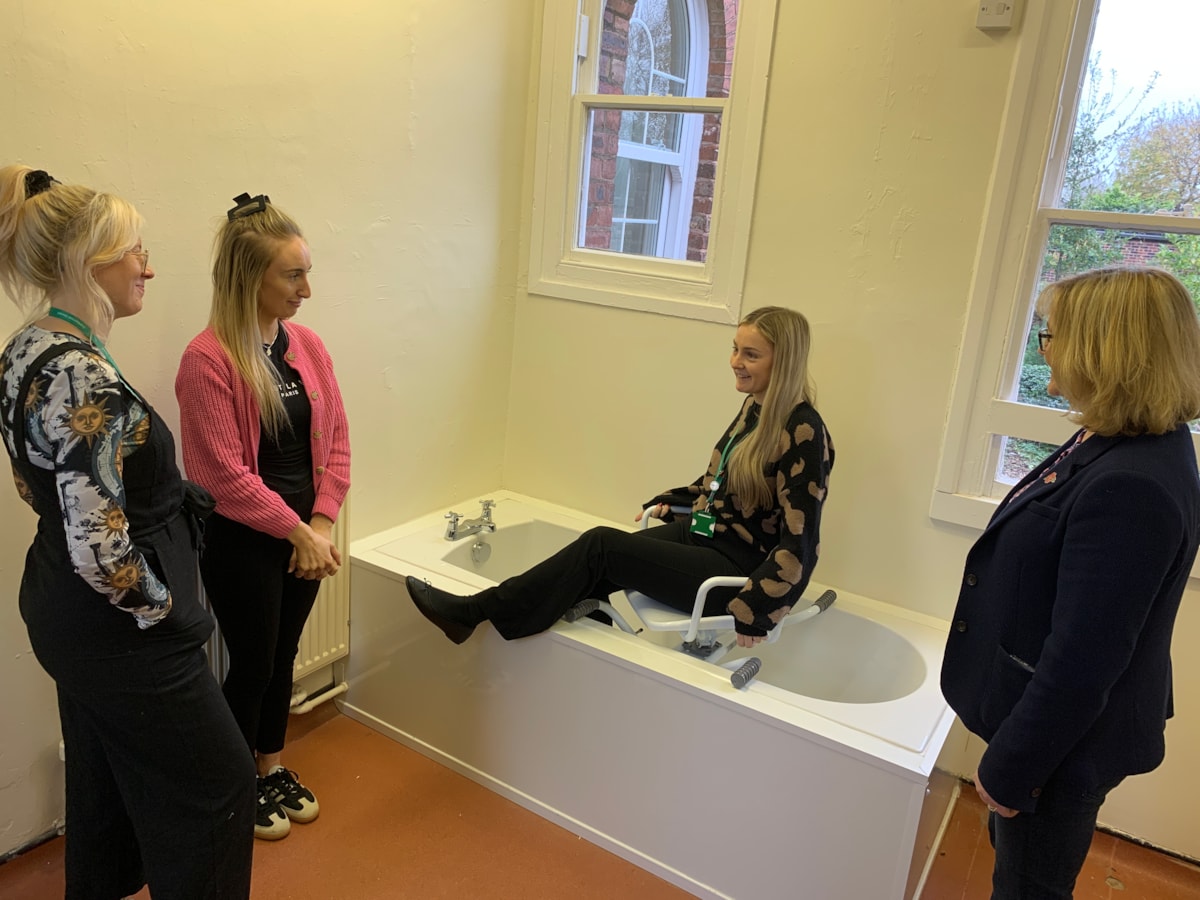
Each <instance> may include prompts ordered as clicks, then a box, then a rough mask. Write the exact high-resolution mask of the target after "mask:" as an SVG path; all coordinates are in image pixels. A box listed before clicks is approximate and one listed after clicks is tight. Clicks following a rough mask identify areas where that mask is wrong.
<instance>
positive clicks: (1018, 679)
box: [979, 645, 1033, 733]
mask: <svg viewBox="0 0 1200 900" xmlns="http://www.w3.org/2000/svg"><path fill="white" fill-rule="evenodd" d="M1032 677H1033V666H1032V665H1031V664H1030V663H1028V662H1026V661H1025V660H1023V659H1020V658H1019V657H1016V656H1014V655H1013V654H1011V653H1009V652H1008V651H1007V650H1006V649H1004V647H1002V646H1000V645H997V646H996V652H995V653H994V654H993V656H992V672H991V676H990V677H989V678H988V683H987V690H986V693H985V694H984V696H983V702H982V703H981V704H980V710H979V713H980V717H981V718H982V719H983V722H984V724H985V725H986V726H987V727H988V729H989V730H990V731H991V732H993V733H994V732H995V730H996V729H997V728H999V727H1000V726H1001V725H1002V724H1003V722H1004V720H1005V719H1007V718H1008V715H1009V713H1011V712H1012V709H1013V707H1014V706H1016V705H1017V703H1018V701H1020V699H1021V697H1022V695H1024V693H1025V688H1027V687H1028V686H1029V680H1030V679H1031V678H1032Z"/></svg>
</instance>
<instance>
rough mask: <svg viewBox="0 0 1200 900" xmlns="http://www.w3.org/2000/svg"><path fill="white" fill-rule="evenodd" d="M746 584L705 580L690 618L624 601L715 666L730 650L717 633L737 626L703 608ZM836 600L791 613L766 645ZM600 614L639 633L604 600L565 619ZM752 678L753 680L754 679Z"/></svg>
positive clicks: (651, 603)
mask: <svg viewBox="0 0 1200 900" xmlns="http://www.w3.org/2000/svg"><path fill="white" fill-rule="evenodd" d="M671 511H672V512H674V513H677V514H687V513H690V512H691V508H690V507H687V506H682V507H677V506H673V507H671ZM649 520H650V516H648V515H644V516H642V524H641V527H642V528H643V529H644V528H646V527H647V526H648V525H649ZM745 583H746V578H745V576H742V575H716V576H713V577H712V578H707V579H705V580H704V581H703V582H702V583H701V584H700V587H699V589H698V590H697V591H696V601H695V603H694V604H692V611H691V613H690V614H688V613H684V612H681V611H680V610H678V609H675V608H674V607H672V606H668V605H667V604H665V603H660V602H659V601H657V600H655V599H654V598H652V597H648V596H646V595H645V594H643V593H640V592H639V591H626V592H625V597H626V599H628V600H629V605H630V606H631V607H633V611H634V613H635V614H636V615H637V617H638V618H639V619H640V620H641V621H642V624H643V625H644V626H645V627H646V628H648V629H650V630H651V631H677V632H681V633H682V634H683V643H682V645H681V647H680V649H681V650H684V651H685V652H687V653H690V654H692V655H694V656H699V657H702V658H704V659H705V660H707V661H709V662H716V661H717V660H718V659H720V657H721V656H723V655H724V654H725V652H726V651H727V650H728V648H727V647H723V646H722V645H721V643H720V642H719V641H718V640H717V635H718V632H721V631H732V630H733V629H734V627H735V625H734V618H733V616H732V615H730V614H724V615H719V616H705V615H704V606H705V603H706V601H707V600H708V593H709V591H711V590H712V589H713V588H717V587H741V586H742V585H744V584H745ZM836 599H837V594H835V593H834V592H833V591H829V590H827V591H825V592H824V593H822V594H821V596H820V597H818V598H817V599H816V600H815V601H813V603H812V604H810V605H809V606H805V607H803V608H802V609H798V610H795V611H794V612H791V613H788V615H786V616H784V617H783V619H781V620H780V621H779V624H777V625H776V626H775V627H774V628H772V629H771V630H770V631H769V632H768V633H767V639H766V640H767V643H774V642H775V641H777V640H779V635H780V634H781V633H782V632H783V629H784V627H785V626H787V625H794V624H796V623H797V622H803V621H805V620H806V619H811V618H813V617H814V616H818V615H820V614H821V613H823V612H824V611H825V610H827V609H828V608H829V607H830V606H831V605H832V604H833V602H834V600H836ZM597 610H599V611H601V612H603V613H605V614H606V615H608V616H609V617H610V618H611V619H612V620H613V622H614V624H616V625H617V627H618V628H620V629H621V630H622V631H625V632H627V633H628V634H636V633H637V632H638V631H639V630H640V629H634V628H633V627H631V626H630V625H629V623H628V622H627V621H625V618H624V617H623V616H622V615H621V614H620V613H619V612H618V611H617V610H616V609H614V608H613V606H612V604H610V603H608V602H606V601H604V600H596V599H588V600H583V601H580V602H579V603H577V604H575V606H573V607H572V608H571V609H569V610H567V612H566V614H565V615H564V616H563V618H564V619H565V620H566V621H568V622H575V621H578V620H579V619H581V618H584V617H585V616H587V615H589V614H590V613H593V612H596V611H597ZM755 671H757V669H755ZM750 677H753V676H752V675H751V676H750ZM735 684H736V681H735ZM739 686H740V685H739Z"/></svg>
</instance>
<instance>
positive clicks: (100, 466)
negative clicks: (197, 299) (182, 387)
mask: <svg viewBox="0 0 1200 900" xmlns="http://www.w3.org/2000/svg"><path fill="white" fill-rule="evenodd" d="M63 337H64V336H63V334H62V333H59V332H53V331H47V330H45V329H43V328H40V327H38V326H36V325H29V326H27V327H26V328H25V329H23V330H22V331H20V332H18V333H17V335H16V336H15V337H14V338H13V339H12V340H11V341H10V342H9V344H8V346H7V347H5V348H4V352H3V353H2V354H0V388H3V392H2V394H0V397H2V399H0V427H2V430H3V433H4V443H5V446H6V448H7V449H8V454H9V456H10V457H11V458H13V459H17V458H20V457H21V456H24V457H25V458H27V459H28V460H29V462H30V464H31V465H33V466H35V467H37V468H39V469H45V470H47V471H52V472H53V473H54V480H55V486H56V488H57V494H58V502H59V508H60V512H61V514H62V517H63V524H64V529H65V532H66V538H67V549H68V551H69V553H70V557H71V561H72V564H73V566H74V569H75V572H76V573H77V574H78V575H79V576H80V577H81V578H82V579H83V580H84V581H86V582H87V583H88V585H89V586H91V587H92V588H93V589H94V590H96V591H97V592H99V593H100V594H103V595H104V596H106V597H107V598H108V600H109V602H110V603H112V604H113V605H114V606H116V607H117V608H119V609H121V610H123V611H125V612H128V613H131V614H132V615H133V616H134V617H135V618H136V619H137V624H138V627H140V628H148V627H150V626H151V625H153V624H154V623H156V622H158V621H159V620H160V619H162V617H163V616H165V615H166V614H167V612H168V611H169V609H170V594H169V593H168V591H167V588H166V587H165V585H163V583H162V582H161V581H160V580H159V579H158V578H157V577H156V576H155V574H154V572H153V571H152V570H151V569H150V567H149V566H148V565H147V564H146V560H145V558H144V557H143V556H142V554H141V553H139V552H138V550H137V548H136V547H135V546H134V544H133V541H132V540H131V539H130V536H129V530H128V524H127V522H126V519H125V486H124V483H123V482H122V480H121V471H122V461H123V460H124V459H125V457H127V456H128V455H129V454H131V453H133V452H134V451H135V450H137V449H138V448H139V447H141V446H142V445H143V444H144V443H145V442H146V439H147V437H148V436H149V432H150V417H149V413H148V411H147V409H146V407H145V406H144V405H143V404H142V403H141V402H140V401H139V400H138V398H137V396H136V395H135V394H134V392H133V391H132V390H131V389H130V388H128V387H127V386H126V385H125V384H124V383H123V382H122V381H121V379H120V376H119V375H118V374H117V372H116V370H115V369H114V368H113V367H112V366H111V365H110V364H109V363H108V362H106V361H105V360H104V359H103V358H102V357H101V356H100V354H99V353H91V352H88V351H87V350H86V349H85V348H83V347H82V346H81V347H80V348H79V349H72V350H68V351H66V352H65V353H63V354H61V355H59V356H56V357H54V358H53V359H51V360H50V361H49V362H47V363H46V364H45V365H44V367H43V368H42V371H41V372H40V373H39V374H38V375H37V376H35V377H34V379H33V380H32V382H31V384H30V388H29V392H28V394H27V395H26V397H25V408H24V409H23V410H21V411H20V414H22V415H23V416H24V417H25V447H24V448H17V447H16V446H15V445H14V443H13V442H14V436H13V423H14V415H16V414H17V412H18V411H17V410H16V409H14V407H15V403H16V399H17V392H18V391H19V390H20V387H21V381H22V379H24V377H25V371H26V369H27V368H28V367H29V365H30V364H31V363H32V362H33V361H34V360H35V359H36V358H37V357H38V356H39V355H40V354H41V353H42V352H43V351H44V350H47V349H49V348H50V347H52V346H54V345H55V344H59V343H61V342H62V341H63ZM72 339H73V340H75V341H80V340H81V339H79V338H74V336H72ZM13 478H14V480H15V481H16V485H17V492H18V493H19V494H20V495H21V498H22V499H23V500H25V502H27V503H29V505H30V506H33V505H34V503H33V495H32V494H31V492H30V491H29V488H28V486H27V485H26V484H25V483H24V481H23V480H22V479H21V476H20V474H19V473H18V472H17V469H16V467H15V466H14V468H13ZM35 511H37V512H39V514H44V511H42V510H36V507H35Z"/></svg>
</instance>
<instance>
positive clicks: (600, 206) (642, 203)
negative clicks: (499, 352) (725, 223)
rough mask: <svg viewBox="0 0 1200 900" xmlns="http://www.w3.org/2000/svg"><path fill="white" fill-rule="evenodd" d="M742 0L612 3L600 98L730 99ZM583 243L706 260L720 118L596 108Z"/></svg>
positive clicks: (584, 188) (584, 186)
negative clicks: (609, 95) (618, 96)
mask: <svg viewBox="0 0 1200 900" xmlns="http://www.w3.org/2000/svg"><path fill="white" fill-rule="evenodd" d="M737 5H738V4H737V2H736V0H724V2H721V0H711V2H703V0H637V2H636V3H635V4H633V6H632V9H630V8H629V4H628V3H627V2H623V0H610V2H608V3H607V5H606V9H605V14H604V33H603V36H602V40H601V42H600V48H601V60H600V66H599V69H598V72H599V74H598V81H599V83H598V85H597V91H598V93H599V94H621V95H624V96H627V97H728V96H729V88H730V81H731V78H732V63H733V47H734V39H735V35H736V26H737ZM589 126H590V127H589V134H590V138H591V139H590V141H588V143H587V146H588V153H587V158H586V159H585V160H584V178H583V179H582V181H581V185H580V194H581V196H580V207H581V209H583V210H584V214H583V215H582V216H581V222H580V230H579V235H578V238H577V246H579V247H585V248H588V249H592V250H612V251H615V252H618V253H629V254H635V255H639V256H651V257H658V258H665V259H681V260H690V261H693V262H705V261H706V259H707V256H708V240H709V234H710V229H711V225H712V212H713V206H712V198H713V193H714V187H715V185H714V182H715V179H716V163H717V158H718V154H719V148H720V143H721V115H720V114H719V113H707V114H699V113H696V114H687V113H678V112H670V111H668V110H665V109H664V110H655V109H624V110H613V109H592V110H591V111H590V116H589Z"/></svg>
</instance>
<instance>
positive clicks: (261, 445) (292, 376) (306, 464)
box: [258, 322, 312, 498]
mask: <svg viewBox="0 0 1200 900" xmlns="http://www.w3.org/2000/svg"><path fill="white" fill-rule="evenodd" d="M287 348H288V333H287V331H286V330H285V329H284V327H283V323H282V322H281V323H280V324H279V332H278V334H276V335H275V342H274V343H273V344H270V345H267V344H264V345H263V349H264V350H266V351H267V357H268V358H269V359H270V360H271V365H273V366H274V367H275V371H276V373H278V375H279V382H278V383H279V398H280V399H281V400H282V401H283V409H284V412H286V413H287V421H288V423H289V424H290V425H291V427H290V428H288V427H287V426H286V425H285V426H284V427H283V428H281V429H280V431H279V439H278V440H273V439H272V438H271V436H270V435H268V434H267V432H266V430H265V429H264V430H263V431H262V433H261V435H260V436H259V442H258V474H259V475H260V476H261V478H262V480H263V483H264V484H265V485H266V486H267V487H269V488H270V489H271V490H273V491H275V492H276V493H277V494H280V495H281V496H283V497H285V498H286V497H287V496H288V495H292V494H298V493H301V492H303V491H306V490H309V489H310V488H311V487H312V445H311V444H310V443H309V440H308V433H309V431H311V430H312V407H311V406H310V405H309V402H308V395H307V394H306V393H305V391H304V382H303V381H302V380H301V378H300V373H299V372H297V371H296V370H295V369H293V368H292V367H291V365H289V364H288V361H287Z"/></svg>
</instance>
